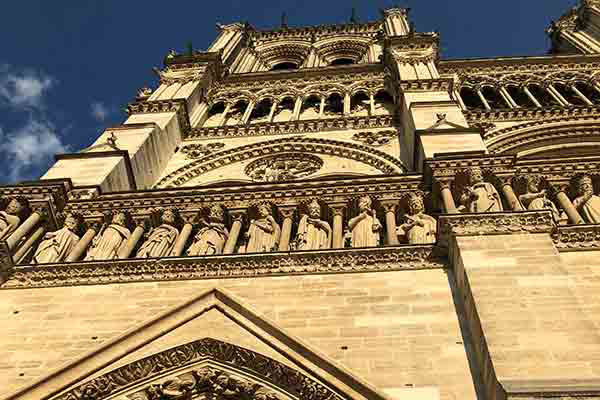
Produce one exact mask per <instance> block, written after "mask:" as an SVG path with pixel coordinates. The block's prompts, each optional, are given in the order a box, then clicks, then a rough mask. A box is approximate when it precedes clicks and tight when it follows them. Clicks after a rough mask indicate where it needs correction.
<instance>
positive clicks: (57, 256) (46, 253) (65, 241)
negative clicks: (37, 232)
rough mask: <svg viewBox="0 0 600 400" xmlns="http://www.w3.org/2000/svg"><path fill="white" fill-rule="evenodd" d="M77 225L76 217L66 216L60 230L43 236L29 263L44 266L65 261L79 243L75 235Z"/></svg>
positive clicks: (78, 221) (78, 222)
mask: <svg viewBox="0 0 600 400" xmlns="http://www.w3.org/2000/svg"><path fill="white" fill-rule="evenodd" d="M79 224H80V220H79V218H78V217H76V216H75V215H73V214H68V215H67V217H66V218H65V224H64V226H63V228H62V229H59V230H57V231H56V232H48V233H46V234H45V235H44V238H43V240H42V242H41V243H40V245H39V246H38V248H37V250H36V252H35V255H34V256H33V259H32V260H31V263H32V264H46V263H57V262H63V261H65V260H66V259H67V257H68V256H69V254H71V251H72V250H73V248H74V247H75V245H76V244H77V242H78V241H79V236H77V234H76V233H75V232H77V228H78V227H79Z"/></svg>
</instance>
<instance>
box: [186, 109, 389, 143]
mask: <svg viewBox="0 0 600 400" xmlns="http://www.w3.org/2000/svg"><path fill="white" fill-rule="evenodd" d="M396 123H397V122H396V121H395V118H394V117H393V116H391V115H374V116H359V117H351V116H348V117H340V118H323V119H311V120H298V121H288V122H260V123H256V124H247V125H232V126H219V127H210V128H193V129H191V130H190V131H189V132H188V134H187V136H186V138H185V139H186V140H190V139H214V138H218V137H244V136H272V135H291V134H299V133H319V132H329V131H339V130H349V129H372V128H391V127H393V126H395V125H396Z"/></svg>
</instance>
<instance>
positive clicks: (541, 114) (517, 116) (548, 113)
mask: <svg viewBox="0 0 600 400" xmlns="http://www.w3.org/2000/svg"><path fill="white" fill-rule="evenodd" d="M463 114H464V116H465V118H466V119H467V121H469V122H472V121H473V122H481V121H484V122H492V121H531V120H547V119H549V118H569V119H573V118H581V117H585V116H598V115H600V105H595V106H571V107H554V108H513V109H508V108H507V109H500V110H490V111H486V110H463Z"/></svg>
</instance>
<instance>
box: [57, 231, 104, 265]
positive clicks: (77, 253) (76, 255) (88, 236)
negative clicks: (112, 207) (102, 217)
mask: <svg viewBox="0 0 600 400" xmlns="http://www.w3.org/2000/svg"><path fill="white" fill-rule="evenodd" d="M99 230H100V224H99V223H97V222H96V223H92V224H91V225H90V227H89V228H88V230H87V231H86V232H85V234H84V235H83V236H82V237H81V239H79V242H77V244H76V245H75V247H74V248H73V250H72V251H71V254H69V256H68V257H67V259H66V260H65V261H66V262H74V261H79V259H80V258H81V257H82V256H83V254H84V253H85V251H86V250H87V248H88V247H89V245H90V243H92V240H94V237H95V236H96V233H98V231H99Z"/></svg>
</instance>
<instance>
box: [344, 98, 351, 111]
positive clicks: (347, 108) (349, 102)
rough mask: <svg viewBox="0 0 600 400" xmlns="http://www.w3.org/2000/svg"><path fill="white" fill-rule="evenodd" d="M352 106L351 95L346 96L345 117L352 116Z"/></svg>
mask: <svg viewBox="0 0 600 400" xmlns="http://www.w3.org/2000/svg"><path fill="white" fill-rule="evenodd" d="M351 106H352V98H351V97H350V93H346V94H345V95H344V115H350V107H351Z"/></svg>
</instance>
